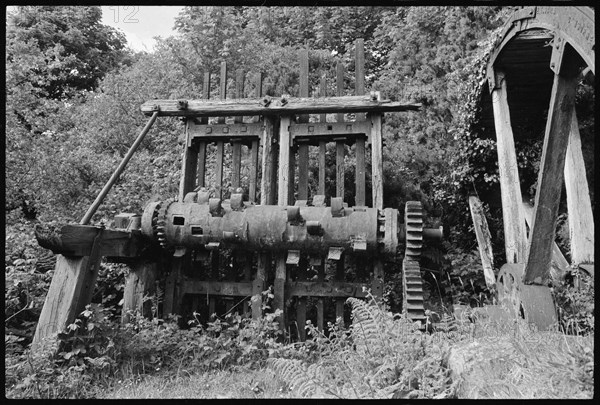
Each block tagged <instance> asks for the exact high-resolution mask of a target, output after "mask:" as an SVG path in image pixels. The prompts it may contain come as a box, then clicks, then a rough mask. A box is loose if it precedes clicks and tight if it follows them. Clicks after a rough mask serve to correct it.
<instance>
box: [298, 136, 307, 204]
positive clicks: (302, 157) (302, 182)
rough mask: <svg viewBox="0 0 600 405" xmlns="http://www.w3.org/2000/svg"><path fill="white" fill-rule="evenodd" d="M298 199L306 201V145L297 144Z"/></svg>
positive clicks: (303, 143)
mask: <svg viewBox="0 0 600 405" xmlns="http://www.w3.org/2000/svg"><path fill="white" fill-rule="evenodd" d="M298 199H299V200H308V143H306V142H299V143H298Z"/></svg>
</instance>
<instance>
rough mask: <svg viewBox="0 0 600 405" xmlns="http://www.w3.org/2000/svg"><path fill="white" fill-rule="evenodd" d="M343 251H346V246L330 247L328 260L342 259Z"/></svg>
mask: <svg viewBox="0 0 600 405" xmlns="http://www.w3.org/2000/svg"><path fill="white" fill-rule="evenodd" d="M342 253H344V248H342V247H330V248H329V252H328V253H327V260H340V259H341V258H342Z"/></svg>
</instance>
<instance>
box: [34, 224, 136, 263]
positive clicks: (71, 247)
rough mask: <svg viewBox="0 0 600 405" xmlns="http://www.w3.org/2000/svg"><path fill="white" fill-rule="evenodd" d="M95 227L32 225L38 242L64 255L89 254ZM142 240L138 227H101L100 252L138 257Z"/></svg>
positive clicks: (102, 253) (97, 228)
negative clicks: (125, 228) (127, 228)
mask: <svg viewBox="0 0 600 405" xmlns="http://www.w3.org/2000/svg"><path fill="white" fill-rule="evenodd" d="M99 229H100V228H99V227H95V226H91V225H77V224H69V225H64V226H60V227H47V226H42V225H39V224H38V225H36V227H35V236H36V239H37V241H38V243H39V245H40V246H42V247H44V248H46V249H50V250H52V252H54V253H56V254H62V255H65V256H89V255H90V254H91V253H92V245H93V242H94V239H95V237H96V235H97V234H98V231H99ZM145 245H146V243H145V242H144V239H143V237H142V233H141V231H139V230H131V231H125V230H116V229H104V230H103V232H102V245H101V252H100V255H101V256H121V257H139V256H140V255H141V254H142V250H143V249H144V247H145Z"/></svg>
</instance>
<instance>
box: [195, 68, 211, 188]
mask: <svg viewBox="0 0 600 405" xmlns="http://www.w3.org/2000/svg"><path fill="white" fill-rule="evenodd" d="M202 98H203V99H205V100H208V99H209V98H210V72H204V83H202ZM200 123H201V124H208V117H202V118H200ZM206 146H207V144H206V141H199V142H198V172H197V173H198V187H204V186H205V179H206Z"/></svg>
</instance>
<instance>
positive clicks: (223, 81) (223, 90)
mask: <svg viewBox="0 0 600 405" xmlns="http://www.w3.org/2000/svg"><path fill="white" fill-rule="evenodd" d="M219 86H220V89H219V90H220V91H219V97H220V98H221V100H225V99H226V98H227V62H225V61H223V62H221V75H220V80H219ZM188 108H189V107H188ZM212 115H217V114H212ZM224 115H225V114H222V115H220V116H219V118H218V120H217V122H218V123H219V124H224V123H225V117H224ZM242 115H243V114H242Z"/></svg>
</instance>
